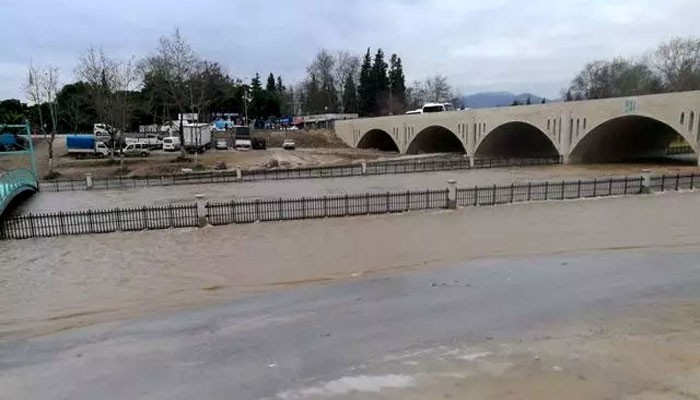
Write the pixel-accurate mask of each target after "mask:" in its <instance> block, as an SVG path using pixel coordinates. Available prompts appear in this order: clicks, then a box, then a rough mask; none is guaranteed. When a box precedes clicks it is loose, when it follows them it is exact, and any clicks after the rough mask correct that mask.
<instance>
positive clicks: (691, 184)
mask: <svg viewBox="0 0 700 400" xmlns="http://www.w3.org/2000/svg"><path fill="white" fill-rule="evenodd" d="M693 189H695V172H691V173H690V190H693Z"/></svg>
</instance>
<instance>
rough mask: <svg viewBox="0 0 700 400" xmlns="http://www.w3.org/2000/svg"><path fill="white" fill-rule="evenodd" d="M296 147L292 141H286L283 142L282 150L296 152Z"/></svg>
mask: <svg viewBox="0 0 700 400" xmlns="http://www.w3.org/2000/svg"><path fill="white" fill-rule="evenodd" d="M296 147H297V145H296V143H294V141H293V140H292V139H284V142H282V148H283V149H285V150H294V149H295V148H296Z"/></svg>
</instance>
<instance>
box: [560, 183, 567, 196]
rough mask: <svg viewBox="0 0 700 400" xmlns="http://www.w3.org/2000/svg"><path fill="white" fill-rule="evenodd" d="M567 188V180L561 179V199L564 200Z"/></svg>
mask: <svg viewBox="0 0 700 400" xmlns="http://www.w3.org/2000/svg"><path fill="white" fill-rule="evenodd" d="M565 188H566V181H561V199H562V200H564V189H565Z"/></svg>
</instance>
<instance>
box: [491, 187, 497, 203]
mask: <svg viewBox="0 0 700 400" xmlns="http://www.w3.org/2000/svg"><path fill="white" fill-rule="evenodd" d="M495 204H496V185H493V189H492V191H491V205H495Z"/></svg>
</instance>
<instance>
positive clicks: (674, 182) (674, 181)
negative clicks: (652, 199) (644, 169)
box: [651, 173, 700, 192]
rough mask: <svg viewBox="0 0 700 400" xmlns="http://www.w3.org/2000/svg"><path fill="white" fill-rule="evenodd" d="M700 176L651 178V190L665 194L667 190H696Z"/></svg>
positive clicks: (680, 175)
mask: <svg viewBox="0 0 700 400" xmlns="http://www.w3.org/2000/svg"><path fill="white" fill-rule="evenodd" d="M696 181H700V176H698V175H696V174H695V173H691V174H676V175H660V176H653V177H652V178H651V190H653V191H655V192H664V191H666V190H683V189H691V190H692V189H695V187H696V186H697V184H698V182H696Z"/></svg>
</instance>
